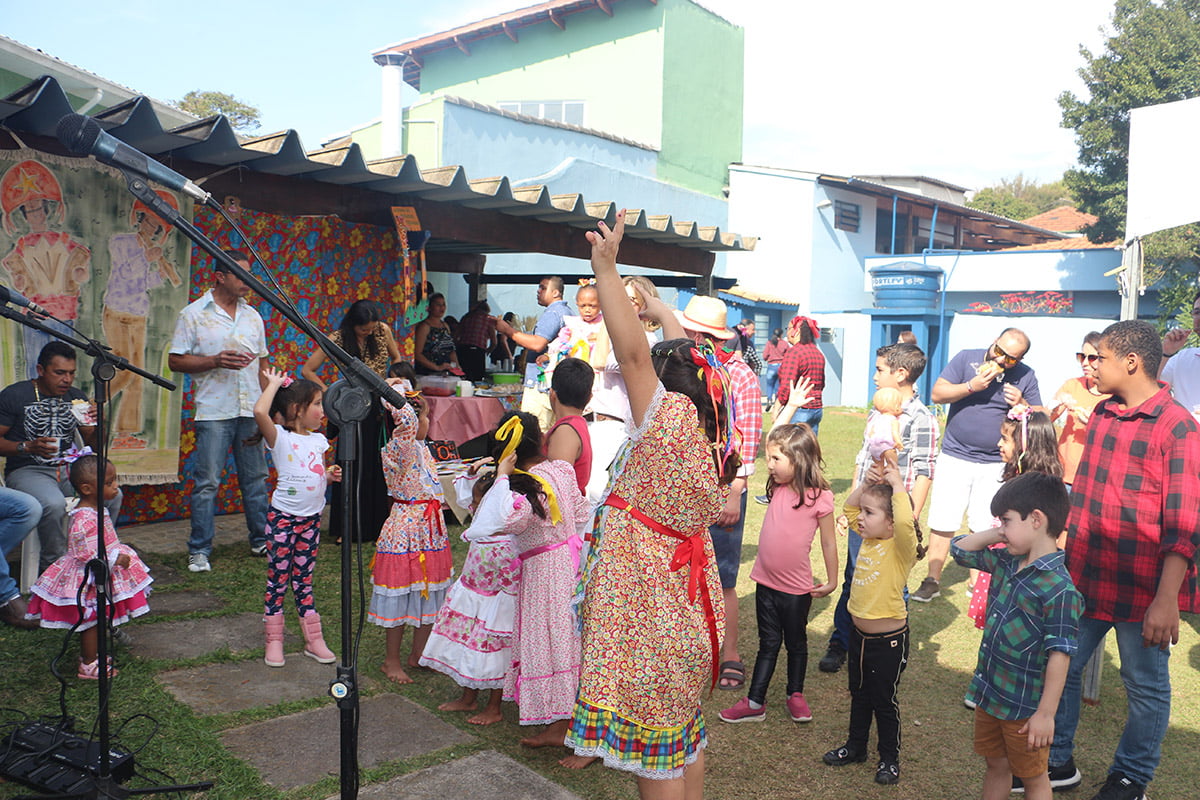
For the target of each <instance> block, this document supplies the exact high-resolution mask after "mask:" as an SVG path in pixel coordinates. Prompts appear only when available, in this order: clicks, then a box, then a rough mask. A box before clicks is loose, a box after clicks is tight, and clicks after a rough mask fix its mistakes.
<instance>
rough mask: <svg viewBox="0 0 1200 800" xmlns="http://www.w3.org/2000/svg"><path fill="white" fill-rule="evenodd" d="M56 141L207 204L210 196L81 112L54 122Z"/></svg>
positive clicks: (78, 152) (210, 198)
mask: <svg viewBox="0 0 1200 800" xmlns="http://www.w3.org/2000/svg"><path fill="white" fill-rule="evenodd" d="M55 133H56V135H57V136H58V140H59V141H60V142H62V143H63V144H64V145H66V148H67V150H69V151H71V153H73V154H74V155H77V156H88V155H92V156H95V157H96V160H97V161H100V162H101V163H104V164H108V165H109V166H113V167H116V168H118V169H122V170H129V171H131V172H133V173H135V174H137V175H140V176H141V177H143V178H146V179H147V180H151V181H154V182H155V183H158V184H162V185H163V186H166V187H167V188H168V189H174V190H175V191H177V192H183V193H184V194H186V195H187V196H188V197H191V198H193V199H194V200H198V201H199V202H201V203H205V204H207V203H209V201H211V200H212V195H210V194H209V193H208V192H206V191H204V190H203V189H201V188H200V187H199V186H197V185H196V184H194V183H192V182H191V181H190V180H188V179H187V178H185V177H183V176H182V175H180V174H179V173H178V172H176V171H175V170H173V169H169V168H168V167H165V166H163V165H162V164H160V163H159V162H157V161H155V160H154V159H152V158H150V157H149V156H148V155H146V154H145V153H143V152H142V151H140V150H138V149H137V148H135V147H130V146H129V145H127V144H125V143H124V142H122V141H121V140H120V139H118V138H117V137H115V136H113V135H112V134H109V133H105V132H104V131H103V130H101V129H100V123H98V122H96V120H94V119H92V118H91V117H86V116H84V115H83V114H66V115H64V116H63V117H62V118H61V119H60V120H59V121H58V128H57V129H56V131H55Z"/></svg>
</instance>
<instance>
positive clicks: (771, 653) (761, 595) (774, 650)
mask: <svg viewBox="0 0 1200 800" xmlns="http://www.w3.org/2000/svg"><path fill="white" fill-rule="evenodd" d="M754 606H755V609H756V610H757V612H758V658H756V659H755V661H754V677H753V678H751V680H750V693H749V694H750V699H751V700H753V701H754V702H756V703H764V702H766V699H767V686H769V685H770V683H771V676H772V675H774V674H775V662H776V661H777V660H778V659H779V646H780V645H781V644H783V645H786V646H787V693H788V696H791V695H793V694H795V693H796V692H803V691H804V671H805V670H806V669H807V668H808V612H809V609H810V608H812V595H811V594H788V593H787V592H781V591H779V590H777V589H772V588H770V587H768V586H763V585H762V584H761V583H760V584H759V585H758V589H757V590H755V593H754Z"/></svg>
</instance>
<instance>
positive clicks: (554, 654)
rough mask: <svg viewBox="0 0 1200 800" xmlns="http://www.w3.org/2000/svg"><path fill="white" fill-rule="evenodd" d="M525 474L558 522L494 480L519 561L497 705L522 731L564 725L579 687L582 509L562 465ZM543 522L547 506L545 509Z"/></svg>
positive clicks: (568, 471) (545, 465)
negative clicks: (576, 602) (539, 483)
mask: <svg viewBox="0 0 1200 800" xmlns="http://www.w3.org/2000/svg"><path fill="white" fill-rule="evenodd" d="M530 472H531V473H532V474H534V475H538V476H540V477H542V478H545V479H546V480H547V481H548V482H549V484H550V486H551V488H552V489H553V490H554V494H555V496H556V497H557V499H558V506H559V510H560V511H561V512H562V520H561V521H560V522H559V523H558V524H555V523H553V522H551V521H550V519H549V518H547V519H542V518H541V517H539V516H538V515H537V514H535V513H534V511H533V507H532V506H531V505H530V504H529V501H528V500H527V499H526V498H525V496H524V495H523V494H518V493H516V492H511V491H509V490H508V479H507V478H498V479H497V480H496V485H495V486H493V487H492V491H493V492H494V491H496V490H497V489H501V490H503V491H507V492H508V496H509V500H508V503H507V507H506V510H505V521H504V530H506V531H508V532H509V533H511V534H512V536H513V549H514V550H516V552H517V557H518V558H520V559H521V583H520V587H519V589H518V593H517V618H516V629H515V633H514V635H513V641H512V666H511V668H510V669H509V670H508V675H507V676H506V677H505V679H504V699H505V700H515V701H516V703H517V717H518V719H519V720H520V722H521V724H522V725H540V724H543V723H547V722H554V721H555V720H559V719H567V718H568V717H570V716H571V709H572V708H573V707H574V705H575V693H576V691H577V689H578V687H579V654H580V643H579V629H578V627H577V626H576V624H575V612H574V610H573V608H572V606H571V598H572V596H573V595H574V592H575V584H576V581H577V572H578V569H577V566H576V565H577V564H578V551H577V550H574V549H573V548H572V546H571V544H572V540H574V541H575V542H578V541H579V539H578V535H579V529H580V528H581V527H582V526H583V525H584V524H585V523H586V522H587V516H588V505H587V501H586V500H584V497H583V495H582V494H581V493H580V491H579V487H578V486H577V485H576V483H575V468H574V467H572V466H571V465H570V464H568V463H567V462H566V461H543V462H542V463H541V464H538V465H537V466H535V467H534V468H533V469H531V470H530ZM547 516H549V508H547Z"/></svg>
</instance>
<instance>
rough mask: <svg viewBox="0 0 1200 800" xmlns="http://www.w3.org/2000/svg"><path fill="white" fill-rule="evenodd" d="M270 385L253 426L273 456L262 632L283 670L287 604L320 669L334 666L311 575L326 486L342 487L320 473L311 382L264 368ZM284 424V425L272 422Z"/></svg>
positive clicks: (338, 474) (320, 417)
mask: <svg viewBox="0 0 1200 800" xmlns="http://www.w3.org/2000/svg"><path fill="white" fill-rule="evenodd" d="M263 374H264V375H265V376H266V379H267V386H266V388H265V389H263V393H262V395H261V396H260V397H259V398H258V402H256V403H255V404H254V421H255V422H256V423H258V430H259V433H261V434H262V440H263V441H264V442H266V444H267V449H268V450H270V451H271V459H272V460H273V461H274V462H275V472H276V474H277V479H276V483H275V492H274V493H273V494H272V495H271V507H270V508H269V509H268V510H267V542H266V544H267V591H266V595H265V598H264V601H263V605H264V610H263V626H264V632H265V636H266V654H265V655H264V656H263V661H265V662H266V664H267V666H268V667H282V666H283V664H284V658H283V632H284V625H283V597H284V595H285V594H286V593H287V587H288V585H289V584H290V585H291V587H292V599H293V600H295V602H296V613H297V614H298V615H299V616H300V631H301V632H302V633H303V634H304V655H306V656H308V657H309V658H314V659H316V660H317V661H318V662H320V663H322V664H332V663H333V662H334V661H336V660H337V656H335V655H334V654H333V651H332V650H330V649H329V648H328V647H327V646H326V645H325V637H324V634H323V633H322V631H321V615H320V614H318V613H317V609H316V606H315V605H314V604H313V593H312V582H313V570H315V569H316V566H317V548H318V546H319V545H320V542H321V511H322V509H324V508H325V487H326V484H327V482H328V481H339V480H341V478H342V468H341V467H339V466H332V467H329V468H328V469H326V468H325V453H326V451H328V450H329V441H328V440H327V439H326V438H325V435H324V434H323V433H321V432H320V428H321V425H322V423H323V422H324V420H325V408H324V406H323V405H322V403H321V400H322V396H323V394H324V393H323V392H322V391H321V387H320V386H319V385H317V384H316V383H313V382H312V381H308V380H292V379H291V378H290V377H289V376H287V375H285V374H284V373H282V372H280V371H279V370H276V369H273V368H270V367H268V368H267V369H266V370H265V372H264V373H263ZM276 418H279V419H281V420H282V424H280V423H277V422H275V419H276Z"/></svg>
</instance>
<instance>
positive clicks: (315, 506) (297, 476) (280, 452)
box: [271, 425, 329, 517]
mask: <svg viewBox="0 0 1200 800" xmlns="http://www.w3.org/2000/svg"><path fill="white" fill-rule="evenodd" d="M328 449H329V440H327V439H326V438H325V434H323V433H315V432H314V433H309V434H305V435H303V436H302V435H300V434H298V433H293V432H292V431H289V430H288V429H287V428H284V427H282V426H280V425H276V426H275V446H274V447H272V448H271V458H272V459H273V460H274V461H275V471H276V472H277V473H278V474H279V478H278V480H277V481H276V482H275V493H274V494H273V495H271V506H272V508H275V509H276V510H278V511H282V512H283V513H285V514H291V515H292V516H294V517H311V516H313V515H314V514H320V513H321V509H322V508H324V507H325V451H326V450H328Z"/></svg>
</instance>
